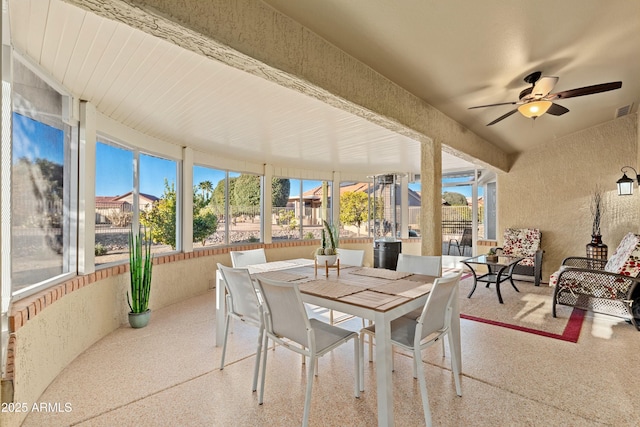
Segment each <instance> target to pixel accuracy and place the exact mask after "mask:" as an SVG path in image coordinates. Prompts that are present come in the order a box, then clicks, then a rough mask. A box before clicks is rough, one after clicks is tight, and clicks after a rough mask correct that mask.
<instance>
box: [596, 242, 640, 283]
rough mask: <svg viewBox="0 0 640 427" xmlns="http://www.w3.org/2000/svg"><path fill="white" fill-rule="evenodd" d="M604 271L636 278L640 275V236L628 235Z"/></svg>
mask: <svg viewBox="0 0 640 427" xmlns="http://www.w3.org/2000/svg"><path fill="white" fill-rule="evenodd" d="M604 270H605V271H608V272H609V273H618V274H624V275H625V276H631V277H636V276H637V275H638V274H639V273H640V236H638V235H636V234H633V233H627V235H626V236H624V237H623V238H622V241H621V242H620V244H619V245H618V247H617V248H616V250H615V252H614V253H613V255H611V258H609V260H608V261H607V264H606V265H605V266H604Z"/></svg>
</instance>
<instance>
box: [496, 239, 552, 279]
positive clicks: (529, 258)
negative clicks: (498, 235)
mask: <svg viewBox="0 0 640 427" xmlns="http://www.w3.org/2000/svg"><path fill="white" fill-rule="evenodd" d="M503 240H504V241H503V245H502V247H501V248H496V253H497V254H498V255H507V256H517V257H524V259H523V260H522V261H520V262H519V263H518V264H516V266H515V267H514V269H513V274H519V275H523V276H533V281H534V284H535V285H536V286H540V281H541V280H542V255H543V254H544V251H543V250H542V249H541V248H540V243H541V240H542V233H540V230H539V229H537V228H507V229H506V230H504V239H503Z"/></svg>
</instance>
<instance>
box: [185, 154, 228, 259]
mask: <svg viewBox="0 0 640 427" xmlns="http://www.w3.org/2000/svg"><path fill="white" fill-rule="evenodd" d="M226 177H227V173H226V172H225V171H221V170H217V169H211V168H207V167H202V166H194V167H193V244H194V247H203V246H212V245H223V244H225V243H226V241H225V235H226V231H225V182H226Z"/></svg>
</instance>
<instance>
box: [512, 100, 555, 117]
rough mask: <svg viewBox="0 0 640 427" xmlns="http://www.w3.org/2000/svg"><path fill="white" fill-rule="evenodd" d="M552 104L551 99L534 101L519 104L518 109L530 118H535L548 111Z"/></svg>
mask: <svg viewBox="0 0 640 427" xmlns="http://www.w3.org/2000/svg"><path fill="white" fill-rule="evenodd" d="M551 105H553V102H551V101H532V102H527V103H526V104H522V105H521V106H519V107H518V111H519V112H520V114H522V115H523V116H525V117H526V118H528V119H535V118H536V117H540V116H541V115H543V114H544V113H546V112H547V110H548V109H549V108H551Z"/></svg>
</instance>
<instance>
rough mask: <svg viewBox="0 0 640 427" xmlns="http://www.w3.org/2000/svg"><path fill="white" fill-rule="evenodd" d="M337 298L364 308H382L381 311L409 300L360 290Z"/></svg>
mask: <svg viewBox="0 0 640 427" xmlns="http://www.w3.org/2000/svg"><path fill="white" fill-rule="evenodd" d="M338 299H339V300H340V301H343V302H348V303H350V304H354V305H359V306H361V307H366V308H378V309H380V308H384V310H383V311H386V310H389V309H391V308H394V307H396V306H398V305H400V304H402V303H404V302H406V301H407V300H409V298H406V297H401V296H397V295H389V294H383V293H382V292H375V291H362V292H358V293H356V294H352V295H346V296H343V297H340V298H338Z"/></svg>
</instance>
